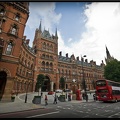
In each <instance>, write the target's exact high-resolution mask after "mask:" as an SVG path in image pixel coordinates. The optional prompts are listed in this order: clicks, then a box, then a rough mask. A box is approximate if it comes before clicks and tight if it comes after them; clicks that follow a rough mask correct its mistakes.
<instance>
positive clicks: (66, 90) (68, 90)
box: [63, 89, 71, 92]
mask: <svg viewBox="0 0 120 120" xmlns="http://www.w3.org/2000/svg"><path fill="white" fill-rule="evenodd" d="M63 91H64V92H71V90H70V89H64V90H63Z"/></svg>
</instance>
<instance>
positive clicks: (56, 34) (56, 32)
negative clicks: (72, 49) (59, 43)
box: [55, 28, 58, 37]
mask: <svg viewBox="0 0 120 120" xmlns="http://www.w3.org/2000/svg"><path fill="white" fill-rule="evenodd" d="M55 37H58V35H57V28H56V32H55Z"/></svg>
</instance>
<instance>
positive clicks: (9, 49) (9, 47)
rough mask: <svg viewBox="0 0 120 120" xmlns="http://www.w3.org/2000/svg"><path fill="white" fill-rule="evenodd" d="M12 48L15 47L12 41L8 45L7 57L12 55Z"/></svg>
mask: <svg viewBox="0 0 120 120" xmlns="http://www.w3.org/2000/svg"><path fill="white" fill-rule="evenodd" d="M12 47H13V43H12V41H10V42H9V43H8V46H7V50H6V54H7V55H11V52H12Z"/></svg>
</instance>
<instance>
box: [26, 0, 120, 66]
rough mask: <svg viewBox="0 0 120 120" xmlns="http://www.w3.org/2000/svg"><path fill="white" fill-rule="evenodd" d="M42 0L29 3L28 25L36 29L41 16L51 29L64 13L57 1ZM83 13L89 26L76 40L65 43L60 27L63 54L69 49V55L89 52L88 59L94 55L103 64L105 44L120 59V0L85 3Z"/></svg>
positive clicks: (43, 24) (44, 25)
mask: <svg viewBox="0 0 120 120" xmlns="http://www.w3.org/2000/svg"><path fill="white" fill-rule="evenodd" d="M39 3H40V4H37V2H35V3H34V2H32V3H31V4H30V17H29V19H28V22H27V26H29V28H30V29H32V30H33V29H36V28H38V27H39V23H40V19H42V27H45V29H47V28H48V29H49V31H50V33H51V32H52V29H53V26H55V25H58V24H59V22H61V21H60V20H61V18H62V14H61V13H59V14H58V13H56V12H55V9H56V6H55V3H54V2H49V3H46V2H43V3H42V2H39ZM81 14H82V16H83V15H85V16H86V17H85V27H86V30H85V31H84V32H83V33H82V34H81V33H80V36H79V38H78V40H77V41H76V40H73V38H70V39H69V40H68V42H69V44H68V45H66V44H65V43H64V42H65V40H64V39H63V37H62V36H63V35H62V34H61V32H60V31H61V30H60V29H58V52H59V51H62V55H63V56H64V55H65V54H66V53H68V55H69V56H71V55H72V54H73V53H74V55H75V57H77V56H81V55H87V59H88V61H90V60H92V59H93V60H94V61H96V63H97V64H100V63H101V61H102V60H105V57H106V49H105V45H106V46H107V47H108V50H109V52H110V54H111V56H113V57H115V58H117V59H118V60H120V54H119V51H120V47H119V45H120V42H119V41H120V40H119V39H120V33H119V31H120V23H119V21H120V3H119V2H92V3H91V4H88V5H87V6H86V9H84V13H80V15H81ZM65 27H66V26H65ZM68 32H69V31H68ZM78 32H79V31H78ZM52 34H53V33H52ZM33 36H34V32H33ZM104 62H105V61H104Z"/></svg>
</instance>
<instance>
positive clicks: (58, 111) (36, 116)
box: [26, 111, 59, 118]
mask: <svg viewBox="0 0 120 120" xmlns="http://www.w3.org/2000/svg"><path fill="white" fill-rule="evenodd" d="M55 113H59V111H57V112H51V113H46V114H40V115H34V116H29V117H26V118H33V117H39V116H44V115H50V114H55Z"/></svg>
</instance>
